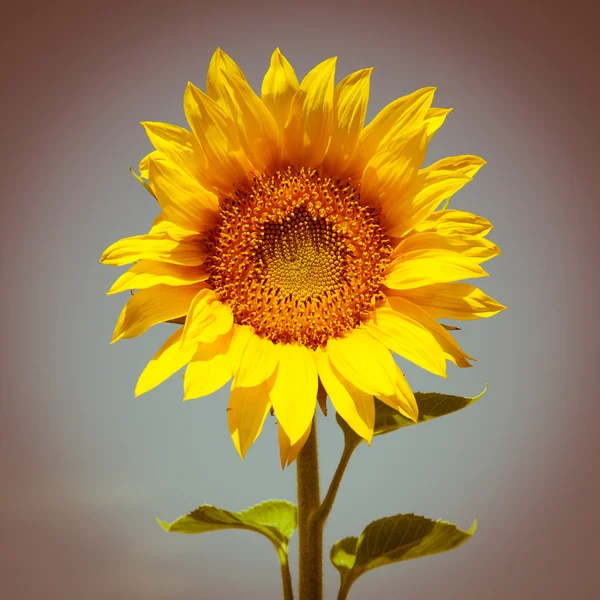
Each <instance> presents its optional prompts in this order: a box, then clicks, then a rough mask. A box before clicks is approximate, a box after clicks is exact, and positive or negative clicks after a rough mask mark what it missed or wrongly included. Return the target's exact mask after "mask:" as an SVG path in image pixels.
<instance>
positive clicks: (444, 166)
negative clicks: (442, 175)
mask: <svg viewBox="0 0 600 600" xmlns="http://www.w3.org/2000/svg"><path fill="white" fill-rule="evenodd" d="M485 164H486V162H485V160H483V158H481V157H480V156H473V155H472V154H462V155H460V156H448V157H446V158H442V159H440V160H438V161H437V162H435V163H433V164H432V165H430V166H429V167H427V168H426V169H423V171H424V172H426V173H435V172H438V171H441V172H446V171H450V172H451V173H456V174H458V173H460V174H461V175H466V176H467V177H470V178H473V177H475V175H476V174H477V171H479V169H481V167H483V165H485Z"/></svg>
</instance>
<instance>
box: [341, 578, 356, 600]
mask: <svg viewBox="0 0 600 600" xmlns="http://www.w3.org/2000/svg"><path fill="white" fill-rule="evenodd" d="M351 586H352V583H351V582H349V581H347V582H346V583H345V584H342V585H341V587H340V591H339V592H338V595H337V600H346V598H347V597H348V592H349V591H350V587H351Z"/></svg>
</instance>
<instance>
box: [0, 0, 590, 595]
mask: <svg viewBox="0 0 600 600" xmlns="http://www.w3.org/2000/svg"><path fill="white" fill-rule="evenodd" d="M595 11H597V9H594V8H593V3H592V2H589V3H584V2H574V3H570V4H569V5H566V4H564V3H558V2H543V3H541V2H540V3H539V4H538V3H533V2H528V3H521V2H513V1H509V2H502V3H492V2H488V3H481V2H440V1H438V2H412V3H401V2H398V3H396V4H392V3H389V4H387V3H386V4H383V3H381V4H380V3H378V2H376V1H369V2H365V3H361V4H355V3H349V2H346V3H343V4H342V3H340V4H338V5H334V4H332V3H328V2H317V3H314V4H313V3H310V2H306V3H302V4H297V5H292V6H290V5H289V3H275V2H271V3H261V2H258V3H246V2H243V3H242V2H239V3H237V2H236V3H231V2H230V3H224V4H221V3H210V4H203V3H200V2H195V3H189V4H188V3H165V2H162V3H158V2H152V1H150V0H148V1H145V2H127V3H111V2H97V3H71V2H61V1H60V0H59V1H57V2H53V3H49V4H48V5H46V3H44V4H41V3H36V2H33V3H32V2H28V3H25V2H18V3H17V2H13V3H11V4H9V5H5V7H4V8H3V11H2V21H3V23H2V36H1V38H0V50H1V52H2V54H1V56H2V61H1V62H2V72H1V77H0V90H1V96H0V101H1V104H2V111H1V116H0V118H1V119H2V127H1V129H0V132H1V139H2V143H1V144H0V154H1V157H2V161H1V163H0V164H1V173H2V214H3V223H4V226H3V230H2V235H1V236H0V247H1V248H0V249H1V254H0V256H1V261H2V267H1V268H2V294H1V302H2V337H1V340H2V357H1V358H2V361H1V364H0V368H1V378H0V385H1V400H2V405H1V411H2V413H1V418H0V428H1V435H0V451H1V456H0V466H1V469H2V474H1V475H2V490H1V491H0V502H1V516H0V520H1V523H2V534H1V536H0V552H1V553H2V555H3V556H2V557H1V560H0V571H4V572H3V573H2V574H1V576H0V595H2V597H6V598H16V599H21V598H22V599H27V600H29V599H37V598H41V597H43V598H47V599H50V600H54V599H61V600H75V599H81V598H84V599H86V600H96V599H105V598H106V599H108V598H109V599H114V600H131V599H143V600H159V599H161V600H184V599H185V600H187V599H197V598H198V599H199V598H207V599H211V598H214V599H221V598H223V599H225V598H236V597H242V596H243V597H244V598H249V599H254V598H256V599H264V600H270V599H276V598H279V597H280V583H279V570H278V566H277V560H276V555H275V553H274V552H273V549H272V548H271V546H270V544H269V543H268V542H267V541H266V540H265V539H263V538H262V537H260V536H256V535H253V534H250V533H247V532H233V531H231V532H222V533H218V534H217V533H215V534H209V535H206V536H202V537H197V536H189V537H185V536H177V535H167V534H165V533H164V532H163V531H162V530H161V529H160V528H159V527H158V525H156V524H155V523H154V518H155V517H156V516H160V517H161V518H162V519H165V520H172V519H174V518H176V517H177V516H179V515H180V514H183V513H185V512H187V511H189V510H190V509H192V508H194V507H196V506H197V505H198V504H200V503H212V504H216V505H219V506H222V507H224V508H230V509H232V510H238V509H243V508H245V507H247V506H249V505H251V504H254V503H256V502H258V501H260V500H263V499H267V498H271V497H281V498H287V499H290V500H294V494H295V470H294V468H291V469H288V470H286V471H285V472H283V473H282V472H281V470H280V468H279V458H278V454H277V448H276V427H275V425H274V422H273V419H271V418H270V419H269V420H268V422H267V423H266V425H265V428H264V432H263V435H262V436H261V438H260V439H259V441H258V442H257V443H256V445H255V446H254V447H253V448H252V449H251V451H250V452H249V454H248V456H247V459H246V460H245V461H244V462H243V463H242V462H240V460H239V458H238V456H237V454H236V452H235V450H234V448H233V445H232V443H231V440H230V438H229V436H228V433H227V423H226V412H225V407H226V394H225V393H224V392H223V391H222V392H220V393H217V394H215V395H214V396H213V397H210V398H205V399H202V400H198V401H195V402H188V403H185V404H184V403H182V402H180V398H181V395H182V389H181V381H180V379H179V378H178V377H174V378H173V379H172V380H171V381H169V382H168V383H167V384H165V385H163V386H162V387H160V388H159V389H157V390H155V391H153V392H151V393H150V394H148V395H146V396H144V397H142V398H140V399H138V400H134V399H133V388H134V385H135V381H136V379H137V376H138V374H139V372H140V371H141V369H142V368H143V366H144V365H145V363H146V362H147V361H148V360H149V358H150V357H151V356H152V355H153V354H154V352H155V350H156V349H157V348H158V347H159V346H160V344H161V343H162V341H163V340H164V339H165V338H166V336H167V331H166V330H167V327H164V328H163V327H156V328H154V329H153V330H151V331H150V332H149V333H147V334H146V335H144V336H143V338H141V339H136V340H132V341H124V342H120V343H119V344H117V345H115V346H109V341H110V336H111V333H112V329H113V326H114V322H115V320H116V317H117V315H118V313H119V310H120V308H121V306H122V303H123V301H124V300H125V297H124V296H120V297H111V298H107V297H106V296H105V295H104V293H105V291H106V290H107V289H108V287H109V286H110V284H111V283H112V281H113V280H114V279H115V278H116V276H117V274H118V271H120V270H116V269H114V268H109V267H103V266H101V265H100V264H99V263H98V258H99V256H100V254H101V252H102V250H103V249H104V248H105V247H106V246H108V245H109V244H110V243H112V242H113V241H115V240H116V239H118V238H120V237H123V236H128V235H134V234H137V233H142V232H144V231H146V230H147V229H148V227H149V226H150V223H151V221H152V219H153V217H154V214H155V210H156V206H155V204H154V201H153V200H152V199H151V198H150V197H149V196H148V195H146V194H145V192H144V190H143V189H142V188H141V186H139V185H138V184H137V183H136V182H135V180H134V179H133V178H132V177H131V175H130V174H129V173H128V168H129V166H131V165H137V163H138V161H139V159H140V158H141V157H142V156H143V155H145V154H146V153H147V152H148V151H149V149H150V145H149V143H148V141H147V140H146V139H145V136H144V133H143V130H142V128H141V127H140V126H139V124H138V123H139V121H141V120H156V121H166V122H172V123H178V124H184V123H185V121H184V116H183V110H182V94H183V91H184V89H185V85H186V83H187V81H188V79H191V80H192V81H194V82H195V83H196V84H198V85H199V86H201V87H204V78H205V73H206V68H207V66H208V62H209V59H210V57H211V55H212V53H213V51H214V50H215V48H216V47H217V46H221V47H222V48H223V49H224V50H225V51H226V52H228V53H229V54H231V55H232V56H233V57H234V59H235V60H237V61H238V62H239V64H240V65H241V67H242V68H243V69H244V70H245V71H246V73H247V74H248V77H249V80H250V82H251V83H252V84H253V85H254V86H255V88H257V87H258V86H259V85H260V81H261V78H262V75H263V73H264V71H265V70H266V68H267V66H268V61H269V57H270V54H271V52H272V51H273V49H274V48H275V47H277V46H280V47H281V49H282V51H283V52H284V54H285V55H286V56H287V57H288V58H289V59H290V60H291V61H292V63H293V64H294V67H295V68H296V71H297V73H298V74H299V75H300V76H302V75H303V74H304V73H306V71H307V70H308V69H310V68H311V67H312V66H314V65H315V64H316V63H317V62H320V61H321V60H323V59H325V58H327V57H329V56H331V55H339V57H340V58H339V63H338V74H339V75H338V80H339V79H340V78H341V77H342V76H344V75H345V74H347V73H348V72H350V71H352V70H356V69H359V68H363V67H367V66H375V72H374V75H373V78H372V100H371V104H370V110H369V115H368V118H371V117H372V116H373V115H374V114H376V111H377V110H379V109H380V108H381V107H382V106H383V105H384V104H386V103H387V102H389V101H391V100H393V99H394V98H396V97H397V96H400V95H403V94H406V93H408V92H410V91H412V90H413V89H415V88H418V87H421V86H424V85H435V86H437V87H438V93H437V95H436V101H435V104H436V105H437V106H453V107H455V110H454V112H453V113H452V114H451V115H450V117H449V119H448V120H447V124H446V125H445V126H444V127H443V128H442V130H441V131H440V132H439V133H438V135H437V137H436V138H435V140H434V143H433V144H432V146H431V155H430V157H429V159H430V160H431V161H433V160H436V159H438V158H440V157H442V156H445V155H452V154H461V153H475V154H479V155H481V156H483V157H485V158H486V159H487V161H488V163H489V164H488V165H487V166H486V167H485V168H484V169H483V171H482V172H481V173H480V174H479V175H478V176H477V178H476V180H475V181H474V182H473V183H472V184H470V185H469V186H468V187H467V188H466V189H465V190H464V191H463V192H461V193H460V194H459V195H458V197H457V198H456V200H455V201H454V202H453V206H454V207H455V208H466V209H468V210H472V211H474V212H477V213H479V214H482V215H484V216H486V217H488V218H489V219H490V220H491V221H492V222H493V223H494V224H495V229H494V231H493V232H492V236H491V237H492V239H493V240H494V241H495V242H497V243H498V244H499V245H500V246H501V247H502V249H503V251H504V254H503V256H501V257H499V258H497V259H496V260H494V261H492V263H489V269H490V272H491V274H492V277H490V278H489V279H488V280H485V281H483V282H482V285H483V287H484V289H486V291H488V292H489V293H490V294H492V295H493V296H496V297H497V298H498V299H499V300H500V301H502V302H504V303H505V304H507V305H508V306H509V310H508V311H506V312H504V313H502V314H501V315H500V316H499V317H497V318H495V319H493V320H490V321H479V322H471V323H467V324H466V326H465V328H464V330H463V331H462V332H459V333H458V339H459V341H460V342H461V344H462V345H463V346H464V348H465V349H466V350H467V352H469V353H471V354H473V355H474V356H476V357H477V358H478V363H477V364H476V368H474V369H470V370H462V371H459V370H457V369H454V368H452V369H451V372H450V378H449V380H448V381H443V380H440V379H437V378H435V377H433V376H429V375H428V374H426V373H425V372H422V371H419V370H418V369H416V368H410V367H407V369H406V370H407V375H408V377H409V380H410V381H411V382H412V384H413V387H414V388H415V389H421V390H427V391H430V390H431V391H434V390H435V391H448V392H454V393H461V394H465V395H473V394H475V393H477V392H479V391H480V389H481V388H482V386H483V382H484V380H488V381H489V383H490V391H489V392H488V394H487V396H486V397H485V398H484V399H483V400H481V401H480V402H479V403H478V404H476V405H475V406H473V407H471V408H469V409H468V410H465V411H464V412H461V413H459V414H455V415H452V416H448V417H446V418H444V419H440V420H438V421H435V422H431V423H428V424H426V425H423V426H421V427H413V428H410V429H408V430H405V431H403V432H401V433H397V434H395V435H390V436H385V437H381V438H377V439H376V440H375V442H374V443H373V445H372V447H371V448H367V447H366V446H362V447H360V448H359V450H358V451H357V452H356V455H355V457H354V458H353V461H352V463H351V465H350V468H349V471H348V473H347V478H346V479H345V481H344V483H343V484H342V488H341V490H340V494H339V496H338V502H337V504H336V507H335V509H334V512H333V514H332V517H331V520H330V522H329V524H328V527H327V531H326V548H329V547H330V546H331V544H332V543H333V542H334V541H335V540H337V539H339V538H340V537H343V536H345V535H351V534H355V535H358V534H359V533H360V531H361V530H362V528H363V527H364V525H366V524H367V523H368V522H369V521H371V520H372V519H375V518H378V517H381V516H385V515H389V514H395V513H398V512H410V511H415V512H419V513H422V514H425V515H427V516H430V517H433V518H444V519H447V520H451V521H453V522H456V523H457V524H458V525H459V526H462V527H465V528H468V527H469V526H470V525H471V522H472V519H473V517H475V516H477V517H478V518H479V521H480V527H479V530H478V532H477V535H476V536H475V537H474V538H473V539H472V540H471V541H470V542H469V543H468V544H466V545H465V546H464V547H462V548H461V549H460V550H457V551H455V552H451V553H448V554H444V555H439V556H436V557H433V558H428V559H427V560H421V561H413V562H410V563H404V564H402V565H394V566H391V567H387V568H384V569H380V570H378V571H376V572H374V573H370V574H368V575H366V576H365V577H364V578H361V579H360V580H359V582H358V583H357V584H356V585H355V587H354V588H353V591H352V593H351V594H350V597H351V598H361V597H365V596H367V595H368V597H370V598H373V599H374V600H375V599H376V598H381V599H387V598H402V599H403V600H417V599H430V598H442V597H443V598H444V599H445V600H450V599H460V600H471V599H473V600H475V599H481V598H483V599H486V600H487V599H489V600H496V599H498V600H500V599H503V600H504V599H507V598H509V599H512V598H516V599H520V598H526V599H537V598H540V599H554V598H556V599H558V598H561V599H563V598H578V599H579V598H582V599H587V598H592V597H595V593H594V589H593V588H592V586H593V583H595V579H596V577H597V573H596V571H597V566H598V558H599V556H598V542H597V532H598V511H597V508H598V506H599V505H600V494H599V490H600V487H599V486H598V460H597V457H598V452H599V450H600V448H599V443H598V433H597V431H598V417H599V416H600V415H599V412H598V407H597V386H596V385H594V384H593V381H592V378H594V379H595V376H596V374H597V372H598V366H597V356H598V348H597V343H598V342H597V340H598V333H599V331H598V324H597V304H598V276H597V272H598V264H597V256H598V216H599V210H598V201H599V198H598V193H599V191H600V190H599V188H598V184H597V170H598V159H599V158H600V156H599V153H598V133H599V127H598V126H599V119H598V92H599V91H600V85H599V83H600V82H599V80H598V73H599V71H600V69H599V65H598V62H597V61H596V62H595V64H594V63H593V61H592V58H591V57H592V56H594V54H595V51H596V43H595V42H594V39H597V22H598V21H597V18H596V17H597V16H598V15H597V14H596V15H594V14H593V13H594V12H595ZM429 159H428V160H429ZM320 421H321V423H320V447H321V455H322V471H323V479H324V480H325V481H328V479H329V477H330V476H331V474H332V472H333V470H334V468H335V465H336V463H337V459H338V456H339V453H340V451H341V445H342V440H341V435H340V434H339V432H338V431H337V427H336V425H335V421H334V419H333V418H331V417H330V418H327V419H324V418H321V419H320ZM594 529H595V531H596V534H594V533H593V530H594ZM296 556H297V551H296V548H295V547H294V549H293V550H292V561H293V562H294V563H295V560H296ZM326 566H327V575H326V581H325V587H326V598H334V597H335V593H336V591H337V586H338V576H337V573H336V572H335V571H334V570H333V568H331V567H330V566H329V563H328V562H327V565H326ZM295 575H296V572H295V570H294V576H295ZM595 587H597V586H594V588H595Z"/></svg>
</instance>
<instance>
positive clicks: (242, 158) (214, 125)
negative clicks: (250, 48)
mask: <svg viewBox="0 0 600 600" xmlns="http://www.w3.org/2000/svg"><path fill="white" fill-rule="evenodd" d="M183 106H184V109H185V114H186V117H187V120H188V122H189V124H190V127H191V128H192V131H193V132H194V134H195V136H196V138H197V139H198V141H199V142H200V145H201V146H202V149H203V150H204V153H205V154H206V160H207V167H206V169H205V170H204V171H203V173H202V180H203V182H204V181H209V182H210V183H211V185H212V186H213V188H214V189H215V190H219V191H221V192H223V193H229V192H232V191H233V190H235V188H236V187H239V186H240V185H245V184H247V183H248V181H249V178H248V177H249V174H250V173H251V172H252V165H251V164H250V162H249V161H248V158H247V157H246V155H245V154H244V151H243V148H242V142H241V140H240V137H239V134H238V130H237V127H236V126H235V123H234V121H233V120H232V118H231V117H230V116H229V115H228V114H227V113H226V112H225V111H224V110H223V109H222V108H221V107H220V106H219V105H218V104H217V103H216V102H215V101H214V100H212V99H211V98H209V97H208V96H207V95H206V94H204V93H203V92H202V91H201V90H199V89H198V88H197V87H195V86H194V85H193V84H191V83H188V86H187V88H186V90H185V94H184V97H183Z"/></svg>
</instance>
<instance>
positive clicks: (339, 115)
mask: <svg viewBox="0 0 600 600" xmlns="http://www.w3.org/2000/svg"><path fill="white" fill-rule="evenodd" d="M372 71H373V69H363V70H362V71H357V72H356V73H352V74H350V75H348V77H346V78H344V79H342V81H340V83H338V85H337V86H336V88H335V92H334V96H333V107H334V109H333V114H334V117H333V128H332V137H331V144H330V146H329V150H328V152H327V157H326V158H325V162H324V166H325V169H326V170H327V171H328V172H329V173H332V174H335V175H338V174H339V173H341V172H343V171H344V169H345V167H346V165H347V164H348V161H349V160H350V157H351V156H352V155H353V154H354V151H355V150H356V144H357V143H358V138H359V136H360V132H361V131H362V127H363V124H364V121H365V115H366V114H367V105H368V103H369V84H370V80H371V72H372Z"/></svg>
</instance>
